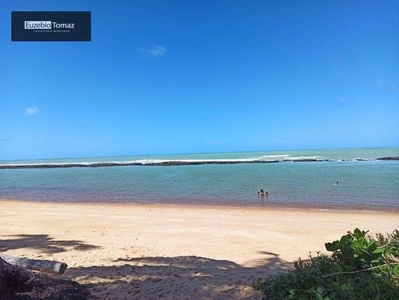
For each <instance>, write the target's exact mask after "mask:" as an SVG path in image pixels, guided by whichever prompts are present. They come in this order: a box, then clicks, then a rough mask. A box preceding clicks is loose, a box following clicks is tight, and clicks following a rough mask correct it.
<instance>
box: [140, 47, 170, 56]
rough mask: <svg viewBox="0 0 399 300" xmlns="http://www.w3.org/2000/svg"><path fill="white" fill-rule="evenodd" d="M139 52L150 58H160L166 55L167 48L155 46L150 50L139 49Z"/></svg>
mask: <svg viewBox="0 0 399 300" xmlns="http://www.w3.org/2000/svg"><path fill="white" fill-rule="evenodd" d="M137 52H139V53H143V54H145V55H147V56H150V57H158V56H162V55H164V54H165V53H166V48H165V46H153V47H150V48H139V49H137Z"/></svg>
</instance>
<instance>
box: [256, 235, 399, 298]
mask: <svg viewBox="0 0 399 300" xmlns="http://www.w3.org/2000/svg"><path fill="white" fill-rule="evenodd" d="M325 246H326V249H327V250H328V251H332V252H333V254H332V255H331V256H327V255H325V254H320V253H318V254H317V256H316V257H312V256H310V257H309V258H310V259H309V261H307V262H304V261H302V260H301V259H299V260H297V261H295V262H294V266H293V268H292V269H291V270H290V271H289V272H287V273H281V274H279V275H277V276H274V277H270V278H267V279H265V280H260V279H259V280H257V281H256V282H254V284H253V286H254V288H256V289H258V290H260V291H261V292H262V293H263V296H264V297H263V299H267V300H277V299H299V300H302V299H304V300H305V299H306V300H308V299H318V300H338V299H385V300H394V299H395V300H397V299H399V231H398V230H395V231H394V232H393V233H392V234H391V235H388V236H386V237H385V236H383V235H381V234H378V235H377V236H376V239H373V238H370V237H369V236H367V232H365V231H361V230H360V229H358V228H356V229H355V230H354V231H353V232H348V233H347V234H346V235H344V236H342V237H341V239H340V240H338V241H334V242H331V243H326V244H325Z"/></svg>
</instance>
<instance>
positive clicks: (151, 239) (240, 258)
mask: <svg viewBox="0 0 399 300" xmlns="http://www.w3.org/2000/svg"><path fill="white" fill-rule="evenodd" d="M0 207H1V209H0V223H1V227H0V251H3V253H6V254H9V255H14V256H20V257H28V258H35V259H50V260H57V261H63V262H65V263H67V264H68V269H67V271H66V272H65V274H64V275H62V277H65V278H71V279H73V280H75V281H77V282H79V283H83V284H90V287H91V292H92V294H93V299H174V300H175V299H259V298H260V295H259V293H258V292H256V291H254V290H253V289H252V288H251V287H250V285H251V283H252V281H253V280H254V279H255V278H258V277H261V278H264V277H266V276H269V275H272V274H276V273H278V272H280V271H282V270H284V269H286V268H288V267H290V266H291V262H292V261H293V260H296V259H297V258H298V257H301V258H303V259H307V257H308V255H309V252H312V254H313V255H316V251H322V252H325V251H324V243H325V242H328V241H333V240H336V239H338V238H340V237H341V236H342V235H344V234H345V233H346V232H347V231H348V230H353V229H354V228H356V227H358V228H360V229H362V230H370V233H372V234H374V233H376V232H381V233H387V232H389V233H390V232H392V231H393V230H394V229H397V228H399V212H398V211H396V212H365V211H328V210H310V209H307V210H306V209H292V210H290V209H269V208H264V207H262V208H244V207H199V206H165V205H136V204H65V203H63V204H62V203H59V204H58V203H33V202H24V201H7V200H0Z"/></svg>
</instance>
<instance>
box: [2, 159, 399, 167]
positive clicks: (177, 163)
mask: <svg viewBox="0 0 399 300" xmlns="http://www.w3.org/2000/svg"><path fill="white" fill-rule="evenodd" d="M375 160H384V161H390V160H399V156H387V157H379V158H376V159H375ZM328 161H332V160H329V159H316V158H300V159H287V160H252V161H243V160H227V161H222V160H209V161H207V160H205V161H184V160H172V161H162V162H151V163H142V162H98V163H64V164H63V163H61V164H51V163H47V164H46V163H44V164H26V165H24V164H3V165H1V164H0V169H55V168H104V167H126V166H189V165H227V164H244V163H245V164H251V163H252V164H254V163H256V164H268V163H279V162H328ZM342 161H345V160H342ZM356 161H365V160H364V159H356Z"/></svg>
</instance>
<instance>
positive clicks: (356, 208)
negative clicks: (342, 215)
mask: <svg viewBox="0 0 399 300" xmlns="http://www.w3.org/2000/svg"><path fill="white" fill-rule="evenodd" d="M0 201H2V202H24V203H46V204H77V205H96V206H98V205H113V206H118V205H119V206H120V205H128V206H130V205H131V206H165V207H174V206H176V207H188V208H206V207H208V208H218V207H219V208H220V209H229V208H231V209H234V208H237V209H249V210H250V209H254V210H260V209H264V210H277V211H278V210H283V211H284V210H291V211H295V210H298V211H308V210H313V211H336V212H370V213H373V212H381V213H385V212H387V213H399V208H397V207H389V206H387V207H380V206H379V207H369V206H361V205H352V206H343V205H333V204H330V205H326V204H325V205H323V204H313V205H310V204H296V205H295V204H292V203H287V204H285V203H276V202H268V198H265V199H263V200H262V199H258V201H257V202H249V203H243V202H227V201H226V202H217V203H215V202H212V201H210V200H198V201H196V202H192V200H190V201H188V202H182V201H179V200H176V199H171V200H165V199H164V200H163V202H156V201H154V202H150V201H136V202H128V201H96V200H90V201H87V200H83V201H82V200H81V201H68V200H66V201H62V200H61V201H53V200H35V199H34V200H30V199H26V200H25V199H9V198H5V199H0ZM255 203H256V204H255Z"/></svg>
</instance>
